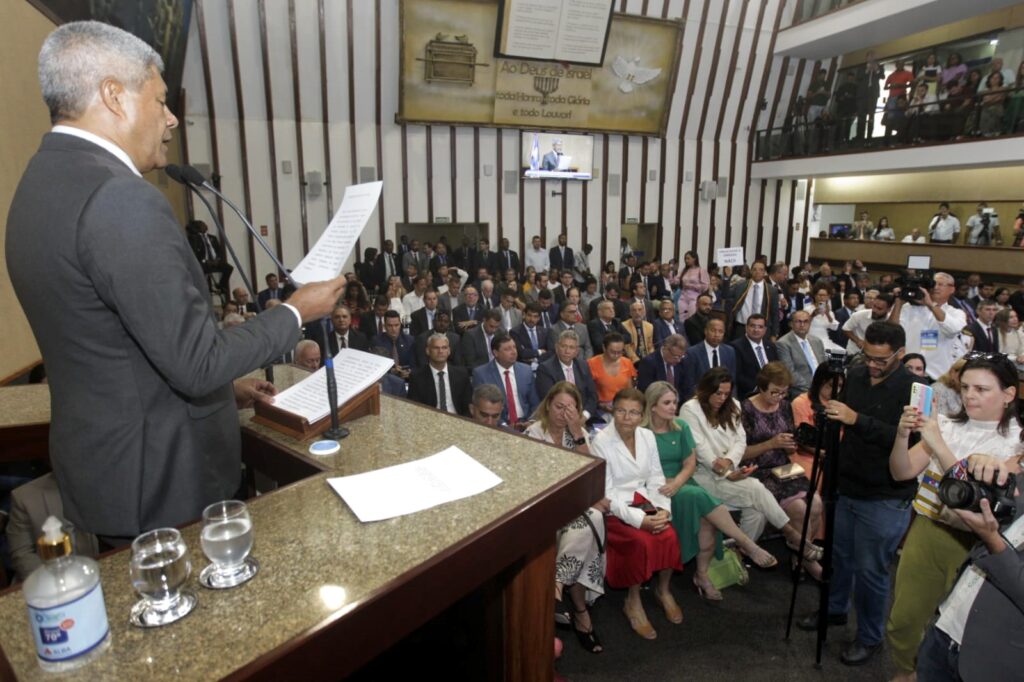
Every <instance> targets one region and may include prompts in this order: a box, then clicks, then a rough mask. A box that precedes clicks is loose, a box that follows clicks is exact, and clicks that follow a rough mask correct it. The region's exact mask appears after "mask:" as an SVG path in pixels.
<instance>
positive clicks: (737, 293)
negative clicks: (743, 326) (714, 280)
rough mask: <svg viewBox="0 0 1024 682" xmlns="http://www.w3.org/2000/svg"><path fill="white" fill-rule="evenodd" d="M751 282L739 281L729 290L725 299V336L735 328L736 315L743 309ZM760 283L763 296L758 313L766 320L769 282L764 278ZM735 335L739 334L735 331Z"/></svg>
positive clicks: (769, 291) (747, 280)
mask: <svg viewBox="0 0 1024 682" xmlns="http://www.w3.org/2000/svg"><path fill="white" fill-rule="evenodd" d="M752 281H753V280H749V279H744V280H741V281H739V282H736V284H734V285H733V286H732V288H731V289H729V295H728V296H727V297H726V301H725V311H726V316H725V317H726V319H725V324H726V328H727V331H726V333H727V334H728V333H730V332H729V330H731V329H732V328H733V327H734V326H735V324H736V315H737V314H738V313H739V311H740V310H741V309H742V308H743V303H744V302H745V301H746V300H747V293H748V291H749V289H750V284H751V282H752ZM761 282H762V283H763V284H764V285H765V286H764V288H763V289H762V293H763V294H764V295H763V296H761V310H760V311H758V312H760V313H761V314H762V315H764V316H765V318H767V317H768V301H769V298H770V294H771V290H770V287H771V282H770V281H769V280H768V278H765V279H763V280H761ZM735 333H737V334H738V333H739V332H738V331H736V332H735Z"/></svg>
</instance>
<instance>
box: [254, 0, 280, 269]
mask: <svg viewBox="0 0 1024 682" xmlns="http://www.w3.org/2000/svg"><path fill="white" fill-rule="evenodd" d="M257 8H258V10H259V18H260V52H261V55H260V57H261V61H262V63H263V96H264V98H265V100H266V107H267V155H268V156H269V157H270V200H271V203H272V205H273V208H274V255H276V256H277V259H278V260H281V259H282V257H283V255H284V247H283V245H282V240H281V197H280V193H279V190H278V186H277V142H276V140H275V139H274V134H275V133H274V95H273V84H272V82H271V77H270V49H269V47H268V41H267V5H266V0H259V2H258V3H257ZM282 274H283V273H282ZM253 286H258V285H256V284H253Z"/></svg>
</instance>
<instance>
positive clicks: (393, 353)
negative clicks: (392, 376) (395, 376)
mask: <svg viewBox="0 0 1024 682" xmlns="http://www.w3.org/2000/svg"><path fill="white" fill-rule="evenodd" d="M391 359H392V360H393V361H394V363H395V367H401V366H402V363H401V362H399V361H398V341H397V340H395V341H392V342H391Z"/></svg>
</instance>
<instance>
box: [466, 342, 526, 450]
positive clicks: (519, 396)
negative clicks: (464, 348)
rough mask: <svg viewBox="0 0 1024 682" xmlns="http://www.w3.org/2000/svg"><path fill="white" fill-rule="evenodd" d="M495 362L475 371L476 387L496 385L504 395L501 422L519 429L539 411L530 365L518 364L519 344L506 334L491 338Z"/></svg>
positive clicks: (474, 383) (474, 381)
mask: <svg viewBox="0 0 1024 682" xmlns="http://www.w3.org/2000/svg"><path fill="white" fill-rule="evenodd" d="M491 353H492V354H493V355H494V359H493V360H491V361H490V362H488V363H487V364H486V365H481V366H480V367H477V368H476V369H474V370H473V386H474V387H476V386H480V385H482V384H493V385H495V386H497V387H498V388H499V389H500V390H501V392H502V393H504V394H505V407H504V408H503V409H502V411H501V420H502V421H503V422H506V423H508V424H509V425H511V426H516V427H518V428H519V429H520V430H521V429H522V425H523V424H524V422H526V421H527V420H529V419H530V416H531V415H532V414H533V412H534V410H536V409H537V403H538V400H537V391H536V390H535V389H534V386H533V372H532V371H531V370H530V367H529V365H524V364H523V363H521V362H516V342H515V340H514V339H513V338H512V337H511V336H509V335H508V334H506V333H505V332H498V333H497V334H495V335H494V338H493V339H491Z"/></svg>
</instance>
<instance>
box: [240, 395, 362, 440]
mask: <svg viewBox="0 0 1024 682" xmlns="http://www.w3.org/2000/svg"><path fill="white" fill-rule="evenodd" d="M253 407H254V409H255V410H256V415H255V416H254V417H253V418H252V420H253V421H254V422H256V423H257V424H262V425H263V426H267V427H269V428H271V429H274V430H275V431H280V432H281V433H283V434H286V435H288V436H291V437H292V438H294V439H296V440H299V441H304V440H309V439H310V438H313V437H315V436H319V435H320V434H321V433H323V432H324V431H326V430H327V429H329V428H331V415H330V414H329V413H328V414H327V415H326V416H324V417H323V418H322V419H319V420H317V421H315V422H313V423H312V424H310V423H309V422H308V421H307V420H306V419H305V418H304V417H300V416H299V415H297V414H294V413H293V412H286V411H285V410H282V409H281V408H279V407H276V406H274V404H273V403H264V402H257V403H256V404H255V405H254V406H253ZM371 414H372V415H378V414H380V384H374V385H373V386H370V387H369V388H368V389H366V390H365V391H363V392H361V393H357V394H356V396H355V397H354V398H352V399H351V400H349V401H348V402H346V403H345V404H344V405H342V406H341V407H339V408H338V422H339V423H344V422H347V421H352V420H354V419H359V418H360V417H365V416H368V415H371Z"/></svg>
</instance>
